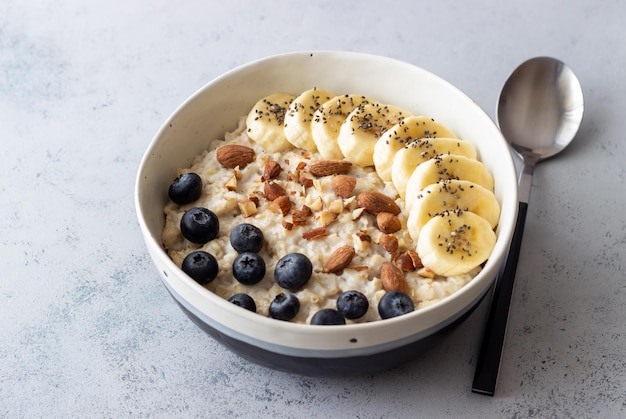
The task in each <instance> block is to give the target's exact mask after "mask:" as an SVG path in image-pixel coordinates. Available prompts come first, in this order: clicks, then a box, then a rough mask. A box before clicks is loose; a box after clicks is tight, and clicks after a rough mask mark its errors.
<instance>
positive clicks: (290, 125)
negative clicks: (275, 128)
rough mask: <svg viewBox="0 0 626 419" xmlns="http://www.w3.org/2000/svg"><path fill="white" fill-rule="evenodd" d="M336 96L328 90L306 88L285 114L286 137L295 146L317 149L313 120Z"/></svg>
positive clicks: (309, 149)
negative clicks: (320, 109)
mask: <svg viewBox="0 0 626 419" xmlns="http://www.w3.org/2000/svg"><path fill="white" fill-rule="evenodd" d="M333 97H335V94H334V93H331V92H330V91H328V90H324V89H319V88H313V89H309V90H305V91H304V92H302V93H300V95H299V96H298V97H296V98H295V99H294V100H293V102H291V105H289V108H288V109H287V113H286V114H285V123H284V125H285V137H286V138H287V141H289V142H290V143H291V144H293V145H294V146H295V147H298V148H302V149H304V150H308V151H312V152H314V151H317V145H315V141H314V140H313V134H312V133H311V121H312V120H313V115H314V114H315V112H316V111H317V110H318V109H319V108H321V106H322V104H324V103H325V102H327V101H329V100H330V99H331V98H333Z"/></svg>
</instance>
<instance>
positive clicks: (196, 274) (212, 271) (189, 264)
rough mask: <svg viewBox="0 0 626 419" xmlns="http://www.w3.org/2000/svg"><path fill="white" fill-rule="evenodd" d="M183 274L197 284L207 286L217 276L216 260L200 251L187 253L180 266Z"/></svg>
mask: <svg viewBox="0 0 626 419" xmlns="http://www.w3.org/2000/svg"><path fill="white" fill-rule="evenodd" d="M181 268H182V270H183V272H185V273H186V274H187V275H189V276H190V277H192V278H193V279H194V280H195V281H196V282H197V283H199V284H202V285H204V284H208V283H209V282H211V281H213V280H214V279H215V277H216V276H217V270H218V266H217V260H216V259H215V257H214V256H213V255H212V254H210V253H207V252H204V251H202V250H197V251H195V252H191V253H189V254H188V255H187V256H186V257H185V259H183V264H182V266H181Z"/></svg>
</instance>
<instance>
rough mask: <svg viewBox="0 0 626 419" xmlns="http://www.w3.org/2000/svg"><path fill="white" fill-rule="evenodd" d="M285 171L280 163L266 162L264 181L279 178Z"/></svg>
mask: <svg viewBox="0 0 626 419" xmlns="http://www.w3.org/2000/svg"><path fill="white" fill-rule="evenodd" d="M282 171H283V168H282V167H280V165H279V164H278V163H276V162H275V161H274V160H271V159H270V160H268V161H266V162H265V166H264V167H263V177H261V180H262V181H265V180H270V179H274V178H275V177H278V175H279V174H280V172H282Z"/></svg>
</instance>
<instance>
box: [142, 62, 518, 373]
mask: <svg viewBox="0 0 626 419" xmlns="http://www.w3.org/2000/svg"><path fill="white" fill-rule="evenodd" d="M135 188H136V190H135V204H136V209H137V215H138V220H139V224H140V228H141V231H142V234H143V236H144V239H145V242H146V246H147V249H148V252H149V254H150V256H151V258H152V260H153V262H154V264H155V266H156V268H157V271H158V272H159V274H160V276H161V280H162V283H163V284H164V285H165V288H166V289H167V291H168V292H169V294H170V295H171V296H172V297H173V299H174V301H175V302H176V303H177V304H178V306H179V307H180V308H181V310H182V311H183V312H184V313H185V314H186V315H187V316H188V317H189V318H190V319H191V320H192V321H193V322H194V323H195V324H196V325H197V326H198V327H200V328H201V329H202V330H204V331H205V332H207V333H208V334H209V335H210V336H211V337H213V338H214V339H216V340H217V341H218V342H220V343H222V344H223V345H224V346H226V347H227V348H228V349H230V350H232V351H233V352H235V353H237V354H239V355H240V356H242V357H244V358H246V359H249V360H251V361H253V362H256V363H258V364H261V365H265V366H268V367H271V368H275V369H280V370H284V371H290V372H295V373H300V374H305V375H344V374H367V373H373V372H376V371H380V370H384V369H387V368H391V367H393V366H396V365H398V364H400V363H402V362H404V361H407V360H409V359H412V358H415V357H416V356H418V355H419V354H420V353H421V352H423V351H425V350H427V349H429V348H430V347H432V346H433V345H435V344H436V343H437V342H438V341H439V340H440V339H441V338H442V337H443V336H445V334H446V333H448V332H449V331H451V330H452V329H453V328H454V327H455V326H457V325H459V324H460V323H462V321H463V320H464V319H465V318H466V317H467V316H468V315H469V314H470V313H471V312H472V311H473V309H474V308H475V307H476V306H477V305H478V303H479V302H480V301H481V300H482V299H483V298H484V297H485V295H487V293H488V290H489V289H490V287H491V285H492V284H493V282H494V280H495V277H496V274H497V272H498V270H499V268H500V266H501V265H502V263H503V260H504V257H505V255H506V252H507V249H508V245H509V242H510V240H511V236H512V231H513V228H514V223H515V217H516V211H517V187H516V173H515V167H514V164H513V161H512V158H511V154H510V152H509V149H508V146H507V144H506V142H505V140H504V139H503V137H502V135H501V134H500V132H499V130H498V129H497V127H496V126H495V124H494V123H493V121H492V120H491V119H490V118H489V116H488V115H487V114H486V113H485V112H484V111H483V110H482V109H481V108H480V107H479V106H478V105H477V104H476V103H475V102H473V101H472V100H471V99H470V98H469V97H467V96H466V95H465V94H464V93H462V92H461V91H460V90H459V89H457V88H456V87H454V86H452V85H451V84H450V83H448V82H446V81H445V80H443V79H441V78H439V77H438V76H436V75H434V74H432V73H430V72H428V71H425V70H423V69H421V68H419V67H416V66H414V65H411V64H408V63H404V62H401V61H398V60H394V59H390V58H386V57H380V56H373V55H368V54H361V53H352V52H338V51H314V52H294V53H286V54H281V55H276V56H272V57H268V58H264V59H261V60H258V61H255V62H252V63H249V64H246V65H243V66H240V67H238V68H236V69H234V70H231V71H229V72H227V73H225V74H224V75H222V76H220V77H218V78H216V79H214V80H213V81H211V82H209V83H208V84H206V85H205V86H204V87H202V88H201V89H200V90H198V91H197V92H196V93H195V94H193V95H192V96H191V97H190V98H189V99H187V100H186V101H185V102H184V103H183V104H182V105H181V106H180V107H179V108H178V109H176V110H175V111H174V113H173V114H172V115H171V116H170V117H169V118H168V120H167V121H166V122H165V123H164V124H163V126H162V127H161V128H160V130H159V131H158V132H157V134H156V136H155V137H154V139H153V140H152V142H151V143H150V145H149V147H148V149H147V151H146V153H145V155H144V157H143V159H142V161H141V164H140V167H139V170H138V174H137V178H136V185H135Z"/></svg>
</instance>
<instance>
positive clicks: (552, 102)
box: [472, 57, 584, 396]
mask: <svg viewBox="0 0 626 419" xmlns="http://www.w3.org/2000/svg"><path fill="white" fill-rule="evenodd" d="M583 111H584V104H583V93H582V88H581V86H580V82H579V81H578V78H576V75H575V74H574V72H573V71H572V70H571V69H570V68H569V67H568V66H567V65H565V64H564V63H563V62H562V61H560V60H557V59H555V58H551V57H537V58H532V59H530V60H528V61H525V62H524V63H522V64H521V65H520V66H519V67H518V68H517V69H515V71H513V73H512V74H511V75H510V76H509V78H508V79H507V81H506V82H505V84H504V86H503V87H502V92H501V93H500V99H499V101H498V108H497V116H498V125H499V127H500V131H501V132H502V134H503V135H504V137H505V138H506V140H507V142H508V143H509V144H510V146H511V148H512V149H513V150H514V151H515V152H516V153H517V154H518V155H519V156H520V157H521V159H522V170H521V173H520V176H519V189H518V194H519V207H518V215H517V223H516V225H515V231H514V233H513V239H512V241H511V247H510V249H509V253H508V254H507V258H506V261H505V263H504V265H503V266H502V270H501V271H500V273H499V275H498V278H497V279H496V283H495V286H494V291H493V296H492V301H491V307H490V310H489V315H488V317H487V324H486V327H485V334H484V337H483V342H482V346H481V350H480V353H479V356H478V362H477V364H476V374H475V375H474V382H473V384H472V391H473V392H475V393H480V394H486V395H490V396H493V395H494V393H495V387H496V382H497V378H498V371H499V369H500V359H501V357H502V348H503V345H504V336H505V334H506V324H507V320H508V315H509V307H510V304H511V296H512V293H513V285H514V281H515V273H516V270H517V262H518V259H519V253H520V248H521V244H522V237H523V234H524V225H525V222H526V213H527V211H528V201H529V199H530V190H531V185H532V176H533V171H534V168H535V165H536V164H537V163H538V162H540V161H542V160H545V159H547V158H549V157H552V156H554V155H556V154H558V153H559V152H560V151H562V150H563V149H564V148H565V147H567V145H568V144H569V143H570V142H571V141H572V140H573V139H574V136H575V135H576V133H577V132H578V128H579V127H580V124H581V122H582V118H583Z"/></svg>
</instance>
